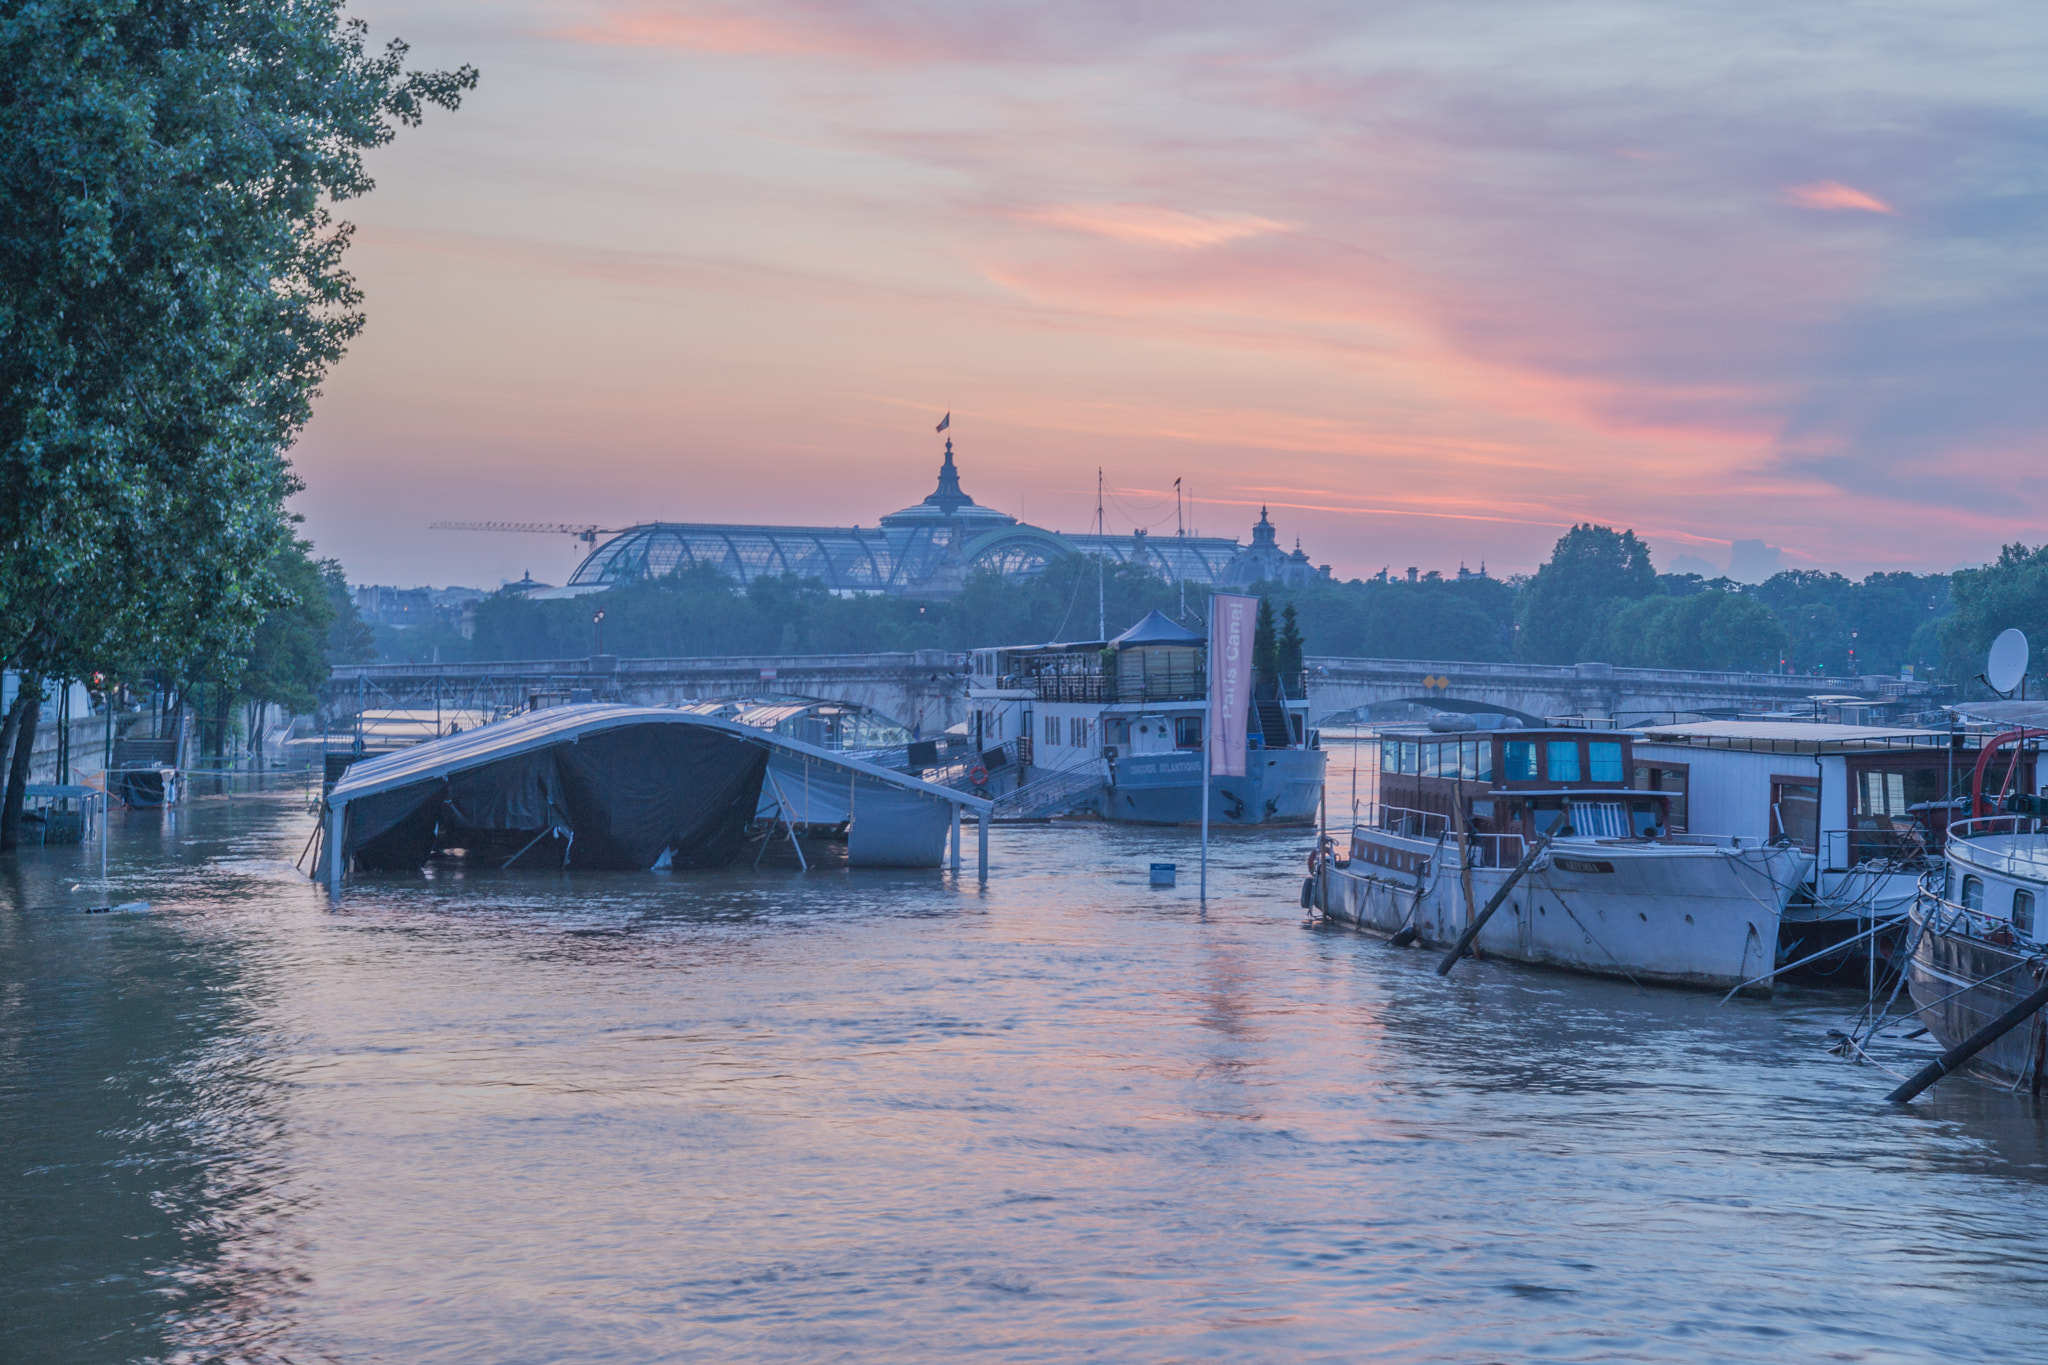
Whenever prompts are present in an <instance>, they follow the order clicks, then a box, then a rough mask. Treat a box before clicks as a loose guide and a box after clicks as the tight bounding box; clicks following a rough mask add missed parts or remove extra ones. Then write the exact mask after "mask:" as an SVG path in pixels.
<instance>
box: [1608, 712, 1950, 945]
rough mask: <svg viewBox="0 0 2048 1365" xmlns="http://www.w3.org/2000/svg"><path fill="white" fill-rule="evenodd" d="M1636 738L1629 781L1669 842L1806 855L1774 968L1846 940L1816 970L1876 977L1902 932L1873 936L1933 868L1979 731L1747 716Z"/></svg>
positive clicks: (1649, 730)
mask: <svg viewBox="0 0 2048 1365" xmlns="http://www.w3.org/2000/svg"><path fill="white" fill-rule="evenodd" d="M1821 700H1837V701H1839V700H1840V699H1827V698H1823V699H1821ZM1639 728H1640V733H1639V734H1638V735H1637V738H1636V740H1635V743H1634V745H1633V750H1632V752H1633V758H1632V760H1631V766H1632V768H1633V775H1634V776H1633V780H1634V783H1635V785H1636V786H1638V787H1642V788H1649V789H1652V790H1656V791H1660V792H1663V793H1665V794H1666V795H1667V796H1668V797H1669V799H1670V807H1671V825H1670V828H1671V830H1672V832H1673V833H1681V832H1682V833H1690V834H1713V835H1739V836H1742V837H1746V838H1754V839H1759V840H1762V841H1764V842H1767V843H1775V842H1779V841H1784V842H1788V843H1793V844H1797V845H1798V846H1800V847H1801V848H1803V849H1805V850H1806V851H1807V852H1808V853H1810V854H1812V855H1813V861H1812V863H1811V870H1810V872H1809V874H1808V876H1807V878H1806V884H1805V885H1804V886H1803V887H1802V888H1801V889H1800V892H1799V894H1798V895H1796V896H1795V897H1794V898H1793V899H1792V902H1791V903H1790V904H1789V905H1788V906H1787V907H1786V911H1785V918H1784V924H1783V930H1782V943H1781V945H1780V947H1781V951H1780V956H1781V957H1782V958H1784V959H1785V960H1787V961H1791V960H1794V959H1799V958H1807V957H1810V956H1811V955H1812V954H1814V953H1816V952H1820V951H1824V950H1826V949H1827V948H1828V947H1829V946H1830V945H1832V944H1838V943H1845V942H1846V943H1847V945H1848V946H1846V947H1845V948H1843V950H1842V951H1841V953H1839V954H1829V955H1827V956H1825V957H1823V958H1821V959H1820V960H1819V962H1818V964H1817V965H1816V967H1815V970H1816V971H1818V972H1820V973H1822V974H1824V975H1829V976H1835V975H1836V974H1838V973H1843V972H1845V971H1846V973H1847V974H1848V975H1851V976H1860V975H1861V974H1862V973H1863V972H1864V971H1865V970H1866V969H1867V968H1869V967H1872V966H1876V967H1878V969H1879V970H1880V974H1882V968H1883V966H1884V965H1885V964H1892V963H1896V962H1897V961H1898V958H1899V955H1900V954H1901V953H1902V950H1903V948H1904V944H1905V934H1904V931H1903V928H1902V927H1894V928H1889V929H1886V928H1882V927H1880V926H1883V925H1885V924H1887V923H1895V922H1896V921H1898V920H1899V919H1900V917H1901V916H1903V915H1904V914H1905V912H1906V909H1907V907H1908V906H1910V905H1911V904H1912V903H1913V898H1914V896H1915V895H1917V894H1918V893H1919V889H1920V879H1921V878H1922V877H1923V876H1925V875H1926V874H1927V873H1928V872H1929V871H1930V870H1932V869H1935V868H1937V867H1939V865H1940V862H1941V841H1942V836H1943V833H1944V831H1945V830H1946V829H1947V828H1948V823H1949V821H1950V820H1951V819H1952V818H1953V817H1954V814H1955V809H1954V808H1955V807H1958V806H1961V805H1963V804H1965V803H1964V802H1962V801H1956V800H1953V799H1952V798H1953V797H1955V795H1956V794H1957V793H1958V792H1959V791H1960V790H1961V789H1962V786H1963V785H1964V784H1966V783H1967V781H1968V778H1969V773H1970V768H1971V765H1972V764H1974V763H1975V762H1976V761H1977V753H1978V749H1977V745H1978V743H1979V740H1980V739H1981V736H1980V735H1979V734H1977V733H1975V732H1952V731H1949V730H1926V729H1920V728H1917V727H1912V726H1896V725H1843V724H1836V723H1830V722H1821V721H1810V720H1805V719H1788V720H1757V719H1753V718H1751V719H1743V720H1708V721H1695V722H1690V723H1681V724H1669V725H1654V724H1653V725H1644V726H1641V727H1639ZM1872 929H1876V930H1877V932H1876V934H1875V935H1874V936H1873V935H1870V934H1869V933H1868V932H1867V931H1870V930H1872ZM1837 979H1845V978H1840V977H1838V978H1837Z"/></svg>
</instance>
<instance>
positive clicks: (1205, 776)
mask: <svg viewBox="0 0 2048 1365" xmlns="http://www.w3.org/2000/svg"><path fill="white" fill-rule="evenodd" d="M1211 691H1213V689H1209V688H1204V689H1203V698H1202V748H1201V754H1202V891H1201V901H1202V904H1204V905H1207V904H1208V903H1209V745H1210V743H1211V742H1212V740H1213V735H1212V734H1211V725H1212V722H1213V721H1214V720H1215V718H1216V699H1215V697H1213V696H1211V695H1209V693H1210V692H1211Z"/></svg>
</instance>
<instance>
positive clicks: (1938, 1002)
mask: <svg viewBox="0 0 2048 1365" xmlns="http://www.w3.org/2000/svg"><path fill="white" fill-rule="evenodd" d="M2043 738H2048V730H2029V729H2019V730H2014V731H2009V732H2007V733H2006V734H2003V735H2000V736H1999V737H1998V738H1997V739H1995V740H1993V741H1992V742H1991V743H1989V744H1987V745H1986V746H1985V750H1984V756H1983V760H1982V761H1980V762H1979V763H1978V764H1977V765H1976V767H1975V769H1974V772H1973V775H1972V776H1973V782H1972V791H1971V804H1970V812H1971V813H1970V817H1969V818H1967V819H1964V820H1959V821H1957V822H1956V823H1955V824H1953V825H1951V826H1950V827H1949V832H1948V842H1947V844H1946V845H1945V846H1944V849H1943V854H1944V857H1943V867H1942V870H1941V871H1940V872H1938V873H1935V874H1933V875H1930V876H1929V877H1928V878H1927V879H1926V880H1925V881H1924V882H1923V883H1922V889H1921V894H1920V897H1919V899H1918V900H1917V901H1916V902H1915V903H1914V905H1913V909H1912V912H1911V918H1910V921H1909V929H1910V937H1909V942H1910V943H1911V944H1912V954H1911V957H1910V959H1909V966H1908V969H1907V971H1908V974H1907V982H1908V985H1909V987H1910V988H1911V990H1912V993H1913V1002H1914V1005H1915V1010H1916V1013H1918V1014H1919V1016H1920V1018H1921V1021H1922V1022H1923V1023H1925V1024H1926V1025H1927V1029H1928V1032H1929V1033H1930V1034H1932V1035H1933V1037H1934V1039H1935V1041H1937V1042H1938V1043H1940V1044H1941V1046H1942V1048H1943V1050H1944V1051H1946V1050H1948V1049H1951V1048H1954V1047H1956V1046H1957V1045H1958V1044H1961V1043H1963V1042H1965V1041H1966V1040H1968V1039H1970V1038H1971V1037H1972V1036H1973V1035H1974V1034H1976V1033H1977V1032H1978V1030H1980V1029H1982V1028H1984V1027H1985V1026H1986V1025H1987V1024H1989V1023H1991V1022H1992V1021H1993V1020H1996V1019H1998V1018H1999V1017H2000V1016H2001V1015H2004V1014H2006V1013H2007V1012H2008V1011H2009V1010H2011V1009H2012V1008H2013V1007H2014V1006H2015V1005H2016V1004H2017V1003H2018V1002H2019V1001H2021V1000H2022V999H2023V998H2024V997H2026V996H2028V995H2030V994H2032V993H2033V992H2035V991H2036V990H2038V989H2039V988H2040V987H2041V986H2042V984H2043V983H2044V982H2048V923H2044V919H2043V916H2044V913H2048V832H2044V831H2043V830H2042V828H2041V818H2040V817H2041V816H2042V814H2043V813H2044V810H2048V799H2044V798H2043V797H2041V796H2039V795H2036V794H2035V792H2036V786H2037V782H2038V778H2039V774H2038V773H2037V772H2036V759H2037V754H2036V752H2035V750H2036V749H2037V748H2038V746H2039V744H2040V741H2041V740H2042V739H2043ZM2007 747H2010V749H2011V750H2012V757H2013V758H2016V759H2017V762H2016V763H2014V762H2010V761H2008V762H2007V763H2005V764H2004V765H2003V766H2004V767H2005V769H2006V771H2005V773H2003V774H1997V773H1995V774H1994V780H1996V781H1997V784H1998V788H1997V793H1996V795H1995V796H1994V797H1992V798H1986V796H1985V794H1984V788H1985V785H1986V784H1985V780H1984V777H1985V771H1986V769H1987V768H1990V767H1992V766H1993V760H1994V759H1995V758H1996V756H1997V754H1998V752H1999V751H2001V750H2003V749H2005V748H2007ZM2014 768H2017V769H2018V771H2017V772H2013V771H2012V769H2014ZM1969 1064H1970V1066H1971V1067H1972V1068H1973V1069H1974V1070H1975V1071H1977V1072H1978V1073H1979V1074H1981V1075H1983V1076H1985V1077H1988V1078H1989V1079H1992V1080H1996V1081H1999V1082H2003V1083H2006V1084H2010V1085H2013V1086H2015V1087H2016V1086H2018V1085H2019V1084H2020V1083H2022V1082H2029V1083H2030V1084H2031V1087H2032V1089H2033V1091H2034V1093H2036V1094H2039V1093H2040V1092H2041V1089H2042V1082H2043V1079H2044V1076H2048V1020H2044V1018H2043V1016H2042V1015H2041V1014H2039V1013H2037V1014H2035V1015H2034V1016H2033V1018H2032V1019H2031V1020H2030V1021H2028V1022H2026V1023H2024V1024H2022V1025H2021V1026H2019V1027H2016V1028H2014V1029H2012V1030H2011V1031H2010V1032H2007V1033H2005V1034H2003V1035H2002V1036H2000V1037H1998V1038H1996V1039H1994V1040H1993V1041H1991V1042H1990V1043H1989V1044H1988V1045H1987V1046H1985V1047H1984V1048H1983V1049H1982V1050H1981V1051H1979V1052H1977V1053H1975V1054H1974V1056H1973V1057H1972V1058H1971V1059H1970V1061H1969Z"/></svg>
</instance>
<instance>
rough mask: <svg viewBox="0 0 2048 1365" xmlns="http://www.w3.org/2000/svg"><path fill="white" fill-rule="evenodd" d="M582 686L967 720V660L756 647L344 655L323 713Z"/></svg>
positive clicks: (503, 701)
mask: <svg viewBox="0 0 2048 1365" xmlns="http://www.w3.org/2000/svg"><path fill="white" fill-rule="evenodd" d="M582 691H588V692H589V693H590V694H591V698H592V699H593V700H596V701H617V702H626V703H629V704H632V705H637V706H670V705H674V704H675V703H677V702H686V701H712V700H721V699H726V698H733V697H803V698H808V699H810V700H813V701H836V702H844V703H848V704H850V705H853V706H858V707H861V708H863V709H864V710H867V711H871V712H873V713H875V714H876V715H880V716H885V717H887V718H888V719H890V720H893V721H895V722H897V723H898V724H899V725H902V726H903V727H904V728H905V729H908V730H910V731H912V732H913V733H915V734H920V735H923V736H926V737H929V736H933V735H937V734H941V733H943V732H944V731H945V729H946V727H947V726H949V725H954V724H957V723H958V722H960V721H963V720H966V719H967V718H968V715H969V708H968V705H967V661H966V657H965V656H964V655H960V654H955V653H953V652H951V651H949V650H942V649H920V650H915V651H911V652H906V653H897V654H802V655H760V656H746V657H740V658H719V659H621V658H617V657H615V656H611V655H604V654H600V655H597V656H595V657H593V658H588V659H547V660H532V661H520V662H516V663H467V664H345V665H342V666H341V667H338V668H336V669H335V670H334V674H333V676H332V677H330V678H329V679H328V681H327V684H326V685H325V686H324V687H323V688H321V691H320V720H321V723H322V724H323V725H335V724H337V723H339V722H341V721H343V720H345V719H347V718H349V717H352V716H354V715H355V714H356V713H357V712H359V711H363V710H381V709H401V710H434V709H436V708H447V709H450V710H458V711H482V712H486V713H497V712H503V711H506V710H511V709H515V708H519V707H523V706H525V705H527V704H528V702H529V701H530V700H531V699H532V698H533V697H534V696H535V695H536V694H539V695H543V696H547V697H549V698H551V699H553V700H561V699H563V697H564V695H565V694H570V693H576V692H582Z"/></svg>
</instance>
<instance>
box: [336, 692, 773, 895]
mask: <svg viewBox="0 0 2048 1365" xmlns="http://www.w3.org/2000/svg"><path fill="white" fill-rule="evenodd" d="M767 763H768V753H767V750H766V749H765V748H763V747H762V746H760V745H758V744H754V743H749V742H748V741H747V740H746V739H744V738H742V737H740V736H737V735H733V734H729V733H727V732H724V731H719V730H707V729H698V728H694V727H684V726H675V725H631V726H622V727H619V728H617V729H612V730H603V731H599V732H597V733H594V734H586V735H584V736H583V737H582V739H581V740H580V741H578V740H564V741H563V742H562V743H559V744H553V745H549V746H548V747H547V748H544V749H536V750H533V751H531V752H528V753H523V754H515V755H512V756H511V757H508V758H503V759H498V760H496V761H494V762H489V763H484V764H480V765H479V766H477V767H475V768H470V769H466V770H463V771H460V772H456V773H452V774H450V775H449V776H448V777H446V778H433V779H430V780H428V781H425V782H419V783H415V784H413V785H411V786H406V787H400V788H397V789H395V790H393V791H388V792H379V793H376V794H374V795H370V796H363V797H358V798H356V799H355V800H352V801H350V802H349V804H348V847H349V852H350V853H351V854H353V855H354V858H355V861H356V865H357V866H358V867H363V868H371V869H379V870H397V869H403V868H416V867H418V866H419V865H420V864H421V863H423V862H424V861H426V859H427V857H428V856H429V855H430V854H432V852H433V851H434V849H435V848H436V847H437V846H458V845H460V844H462V843H463V842H464V839H463V837H462V834H464V833H468V832H478V831H480V832H487V833H491V832H495V833H507V834H510V833H523V834H528V835H536V834H540V833H542V832H543V831H546V830H550V829H559V830H562V831H565V832H567V833H569V834H572V835H573V836H574V838H573V839H572V840H571V841H570V844H569V847H568V864H569V866H571V867H579V868H609V869H616V870H645V869H647V868H650V867H652V866H654V864H655V863H656V861H658V860H659V859H660V857H661V855H662V853H663V852H665V851H667V852H670V853H671V855H672V865H673V866H676V867H720V866H723V865H725V864H726V863H729V862H731V861H732V860H733V858H734V857H735V856H737V854H738V853H739V849H740V845H741V843H742V842H743V841H744V839H745V834H746V827H747V823H748V821H749V820H751V819H752V818H753V815H754V808H755V806H756V804H757V803H758V802H759V800H760V794H761V777H762V774H763V773H764V772H765V771H766V770H767ZM458 831H460V832H461V833H458Z"/></svg>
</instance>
